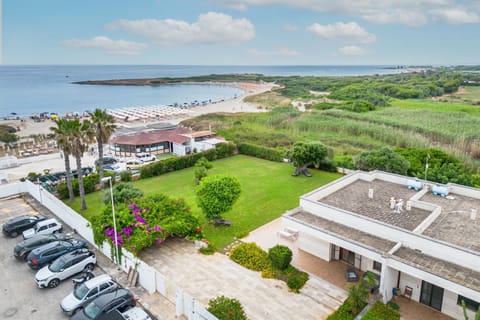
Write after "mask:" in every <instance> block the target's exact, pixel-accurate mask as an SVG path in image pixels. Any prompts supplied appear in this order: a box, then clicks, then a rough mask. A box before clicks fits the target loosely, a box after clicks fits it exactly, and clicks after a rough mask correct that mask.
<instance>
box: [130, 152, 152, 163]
mask: <svg viewBox="0 0 480 320" xmlns="http://www.w3.org/2000/svg"><path fill="white" fill-rule="evenodd" d="M135 156H136V157H137V159H140V160H142V161H143V162H150V161H155V160H157V158H156V157H155V156H154V155H151V154H150V153H146V152H139V153H137V154H136V155H135Z"/></svg>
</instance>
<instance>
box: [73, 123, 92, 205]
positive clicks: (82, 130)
mask: <svg viewBox="0 0 480 320" xmlns="http://www.w3.org/2000/svg"><path fill="white" fill-rule="evenodd" d="M70 122H71V126H72V131H71V133H72V147H71V153H72V156H74V157H75V160H76V163H77V175H78V192H79V194H80V199H81V202H82V208H81V209H82V210H85V209H87V203H86V202H85V189H84V187H83V172H82V157H83V153H84V152H85V150H86V149H87V147H88V144H89V143H90V142H92V141H93V136H94V132H93V131H92V127H91V125H90V122H88V121H82V122H80V120H79V119H73V120H70Z"/></svg>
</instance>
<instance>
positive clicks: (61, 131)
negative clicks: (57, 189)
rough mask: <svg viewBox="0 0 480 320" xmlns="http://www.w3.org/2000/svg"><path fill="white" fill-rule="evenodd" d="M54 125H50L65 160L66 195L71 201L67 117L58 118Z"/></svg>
mask: <svg viewBox="0 0 480 320" xmlns="http://www.w3.org/2000/svg"><path fill="white" fill-rule="evenodd" d="M55 123H56V124H57V126H56V127H50V130H51V131H52V132H53V134H54V136H55V139H56V140H57V144H58V146H59V148H60V149H61V152H63V159H64V160H65V172H66V179H67V188H68V195H69V199H70V201H71V202H73V201H74V200H75V195H74V193H73V185H72V170H71V169H70V154H71V148H72V135H71V125H70V122H69V121H68V120H67V119H58V120H56V121H55Z"/></svg>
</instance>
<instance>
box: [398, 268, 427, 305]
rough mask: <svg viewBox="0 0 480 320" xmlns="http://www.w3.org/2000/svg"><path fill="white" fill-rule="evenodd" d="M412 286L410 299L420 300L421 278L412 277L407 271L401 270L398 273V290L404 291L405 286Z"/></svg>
mask: <svg viewBox="0 0 480 320" xmlns="http://www.w3.org/2000/svg"><path fill="white" fill-rule="evenodd" d="M406 286H409V287H410V288H412V289H413V290H412V300H415V301H419V300H420V291H421V290H422V280H420V279H418V278H415V277H412V276H410V275H409V274H407V273H404V272H402V274H401V275H400V290H401V291H402V294H403V293H404V292H405V287H406Z"/></svg>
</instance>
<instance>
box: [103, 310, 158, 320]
mask: <svg viewBox="0 0 480 320" xmlns="http://www.w3.org/2000/svg"><path fill="white" fill-rule="evenodd" d="M115 313H116V314H115ZM115 313H114V314H115V315H112V317H111V318H109V319H111V320H117V319H118V320H157V318H156V317H154V316H153V315H152V314H150V313H149V312H148V311H146V310H144V309H142V308H140V307H133V308H130V309H128V310H127V311H125V312H123V313H121V312H119V311H118V310H117V312H115Z"/></svg>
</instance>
